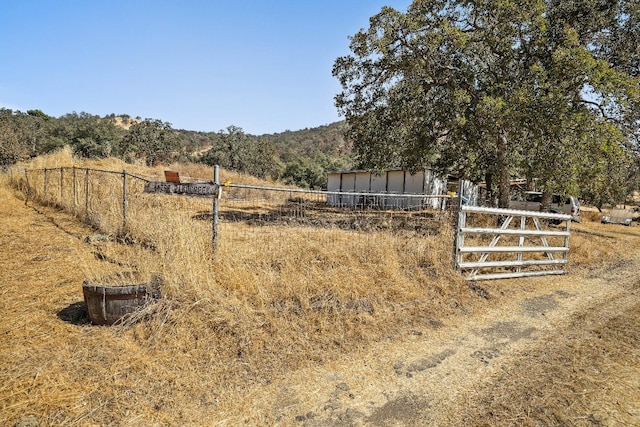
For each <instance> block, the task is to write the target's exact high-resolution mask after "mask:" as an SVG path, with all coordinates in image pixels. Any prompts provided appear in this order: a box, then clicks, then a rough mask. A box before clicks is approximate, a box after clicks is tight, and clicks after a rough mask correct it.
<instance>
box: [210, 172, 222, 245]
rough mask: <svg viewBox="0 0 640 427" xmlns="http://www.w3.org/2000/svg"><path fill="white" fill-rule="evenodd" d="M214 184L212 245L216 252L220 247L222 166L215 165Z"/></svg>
mask: <svg viewBox="0 0 640 427" xmlns="http://www.w3.org/2000/svg"><path fill="white" fill-rule="evenodd" d="M213 184H214V185H215V194H214V196H213V214H212V218H211V227H212V233H211V247H212V250H213V253H214V254H215V253H216V250H217V248H218V208H219V203H220V199H219V195H220V193H219V192H220V191H221V188H220V166H218V165H215V166H214V167H213Z"/></svg>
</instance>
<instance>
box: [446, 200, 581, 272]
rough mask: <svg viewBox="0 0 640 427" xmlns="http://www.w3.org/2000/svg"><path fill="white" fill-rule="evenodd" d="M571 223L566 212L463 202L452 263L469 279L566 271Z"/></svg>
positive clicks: (459, 213) (459, 214)
mask: <svg viewBox="0 0 640 427" xmlns="http://www.w3.org/2000/svg"><path fill="white" fill-rule="evenodd" d="M563 221H564V222H565V223H566V225H565V226H559V227H557V226H554V227H550V226H549V224H561V223H562V222H563ZM494 224H496V225H494ZM570 226H571V216H570V215H565V214H557V213H547V212H533V211H520V210H512V209H495V208H484V207H477V206H466V205H462V206H460V210H459V212H458V227H457V233H456V246H455V268H456V269H457V270H459V271H462V272H463V274H464V275H465V277H466V279H467V280H490V279H506V278H515V277H526V276H543V275H549V274H564V273H565V270H564V267H565V265H566V263H567V256H568V253H569V235H570ZM489 240H490V241H489Z"/></svg>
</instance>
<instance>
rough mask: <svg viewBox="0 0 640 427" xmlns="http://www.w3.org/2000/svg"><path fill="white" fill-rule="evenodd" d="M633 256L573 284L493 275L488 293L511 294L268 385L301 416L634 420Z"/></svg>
mask: <svg viewBox="0 0 640 427" xmlns="http://www.w3.org/2000/svg"><path fill="white" fill-rule="evenodd" d="M639 266H640V264H639V263H638V261H637V259H636V260H633V261H621V262H619V263H618V264H616V265H614V266H612V267H611V268H607V269H606V270H599V271H594V272H593V277H591V278H588V279H586V280H585V281H584V282H583V283H580V284H578V285H576V284H574V283H571V284H570V285H569V283H568V282H567V281H563V279H562V278H559V279H555V278H554V280H553V281H549V282H547V283H541V281H539V280H536V281H535V282H533V281H532V282H531V283H527V284H525V283H523V282H519V283H513V282H510V283H506V282H505V283H504V284H493V285H492V286H491V289H492V290H491V291H490V293H489V295H490V298H491V297H492V296H494V295H496V294H500V293H504V294H509V293H511V294H512V296H510V297H509V296H507V297H506V298H504V297H503V298H504V299H503V301H502V303H500V304H499V306H495V307H493V308H491V309H489V310H487V311H486V312H485V313H482V314H477V315H472V316H468V317H465V316H461V317H460V318H458V319H456V320H455V322H454V323H452V324H447V325H442V326H441V327H439V328H436V329H434V330H426V331H416V332H415V336H414V338H413V339H412V340H411V341H407V342H401V343H400V342H393V343H389V344H387V345H383V346H380V347H379V348H376V349H375V351H373V352H371V353H368V354H365V355H362V356H361V358H359V359H358V358H355V359H350V360H346V361H344V362H343V363H341V364H336V365H335V366H332V367H331V369H329V370H324V369H323V370H320V371H313V372H305V373H301V374H300V375H297V376H296V377H294V378H291V379H290V380H289V382H288V384H287V385H285V386H284V387H283V386H280V387H283V389H289V390H291V392H290V394H291V395H295V396H297V399H296V400H295V402H293V401H292V402H285V404H284V405H283V408H282V409H283V410H285V408H290V407H291V406H293V408H290V409H287V410H286V411H285V412H287V413H292V412H293V413H295V414H296V415H295V418H296V419H298V420H299V421H300V423H301V424H302V425H305V426H328V425H373V426H388V425H403V426H419V425H451V426H454V425H455V426H458V425H514V426H515V425H532V426H540V425H543V426H546V425H572V426H573V425H580V426H582V425H584V426H634V425H640V406H639V403H640V331H639V330H638V325H640V298H639V296H640V293H639V291H640V280H639V279H638V276H637V274H636V272H637V271H639V270H638V267H639ZM566 284H567V285H568V286H565V285H566ZM514 288H518V289H514ZM495 298H501V297H500V296H495ZM361 360H366V361H367V362H368V363H366V364H363V363H361ZM305 378H313V383H314V387H313V388H311V389H310V388H309V387H308V385H303V386H301V384H305ZM346 378H349V380H346ZM293 413H292V415H293Z"/></svg>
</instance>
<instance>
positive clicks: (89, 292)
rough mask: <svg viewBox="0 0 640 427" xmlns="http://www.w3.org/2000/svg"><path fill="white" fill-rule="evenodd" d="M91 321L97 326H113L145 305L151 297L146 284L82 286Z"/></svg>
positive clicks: (86, 284)
mask: <svg viewBox="0 0 640 427" xmlns="http://www.w3.org/2000/svg"><path fill="white" fill-rule="evenodd" d="M82 293H83V294H84V302H85V304H86V305H87V313H88V315H89V320H91V322H92V323H95V324H96V325H113V324H114V323H115V322H117V321H118V320H120V319H122V317H123V316H125V315H127V314H129V313H132V312H134V311H135V310H137V309H138V308H140V307H142V306H143V305H145V304H146V303H147V302H148V301H149V299H150V298H151V295H149V293H148V292H147V286H146V285H144V284H140V285H130V286H104V285H94V284H90V283H87V282H84V283H83V284H82Z"/></svg>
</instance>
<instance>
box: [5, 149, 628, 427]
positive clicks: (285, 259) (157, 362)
mask: <svg viewBox="0 0 640 427" xmlns="http://www.w3.org/2000/svg"><path fill="white" fill-rule="evenodd" d="M61 165H62V166H72V165H75V166H77V167H92V168H101V169H109V170H123V169H126V170H127V171H128V172H131V173H134V174H139V175H142V176H158V177H160V176H161V174H162V170H164V168H156V169H149V168H144V167H142V166H133V165H128V164H123V163H122V162H120V161H118V160H114V159H106V160H101V161H91V162H80V161H78V160H76V159H73V158H72V157H71V156H70V154H69V152H62V153H58V154H56V155H53V156H48V157H44V158H39V159H35V160H34V161H33V162H32V163H30V164H29V165H26V166H27V167H29V168H44V167H47V168H52V167H58V166H61ZM173 168H174V169H178V170H180V171H181V172H182V171H186V172H185V173H184V175H185V176H189V177H190V178H193V179H194V180H201V179H210V176H211V174H210V172H211V170H210V168H202V167H200V166H193V165H190V166H183V165H175V167H173ZM168 169H169V168H168ZM67 175H68V177H67V176H66V175H65V176H63V191H62V197H59V196H60V194H59V190H58V193H57V194H54V190H51V191H52V193H51V195H50V198H48V199H47V201H48V202H47V203H49V204H50V205H51V206H49V207H47V206H42V205H40V204H36V203H35V202H34V200H36V201H40V202H42V201H44V200H45V199H44V197H43V195H42V194H40V195H38V194H31V195H30V198H31V199H30V201H29V202H28V205H27V204H25V202H24V200H19V199H17V198H16V195H15V194H14V193H13V190H9V189H8V185H7V183H6V179H7V178H6V177H4V178H3V180H5V182H3V183H2V184H3V185H1V186H0V198H1V199H2V200H3V201H4V203H3V206H2V208H0V216H1V217H2V220H3V225H4V226H3V229H2V230H0V238H1V242H2V244H3V245H2V253H0V259H3V260H5V261H3V265H2V269H1V271H2V273H0V279H1V280H2V283H3V287H2V291H1V296H2V299H1V302H0V312H2V313H3V320H2V321H1V322H0V334H1V335H2V336H3V337H4V338H3V340H2V341H1V343H0V356H2V357H0V425H14V424H16V423H17V422H19V421H20V420H24V419H25V417H27V416H28V415H34V416H35V417H36V418H37V419H38V420H39V421H40V425H62V424H65V425H238V424H243V423H248V424H251V425H274V424H282V423H283V422H282V420H279V418H278V414H277V412H276V411H273V410H270V409H269V408H266V407H265V408H262V410H261V411H260V412H257V413H256V412H250V411H249V408H255V406H256V405H255V404H254V402H255V401H259V400H260V399H264V400H265V402H271V403H272V402H273V401H274V400H278V397H277V396H276V397H274V396H269V397H265V396H258V395H256V393H257V390H260V387H263V386H265V385H267V384H269V383H271V382H272V381H275V380H277V379H278V378H283V377H286V375H287V372H289V371H292V370H296V369H302V368H309V367H312V366H317V365H318V364H321V363H330V362H331V361H332V360H334V359H336V358H338V357H340V356H344V355H349V354H354V355H357V354H359V353H360V352H361V351H363V349H366V348H368V347H371V346H374V345H376V343H380V342H384V341H386V340H390V339H397V338H399V337H406V336H407V335H409V334H411V331H412V330H413V329H414V328H417V327H430V326H429V325H434V324H441V323H442V322H446V321H447V319H449V318H451V317H452V316H455V315H457V314H459V313H460V312H461V311H465V312H473V311H474V310H477V309H480V308H482V306H483V305H482V304H484V303H485V301H484V300H483V299H482V297H481V296H479V295H477V294H476V293H475V292H474V291H473V290H472V289H471V288H469V287H468V286H466V284H465V282H464V280H463V279H462V278H461V276H460V275H458V274H456V273H454V272H452V271H451V266H452V261H453V260H452V242H453V230H452V227H451V220H450V218H448V217H446V216H444V217H442V218H440V219H436V220H434V221H439V222H438V225H437V228H438V232H437V233H433V234H423V235H421V234H416V233H414V234H410V238H408V237H407V235H404V234H403V233H399V232H397V230H396V232H394V231H393V230H392V231H391V232H390V231H385V230H371V231H369V232H357V231H352V230H348V229H340V228H336V227H328V228H323V227H311V226H308V225H305V224H297V225H295V226H291V225H290V226H285V225H283V224H272V225H269V226H262V227H255V226H252V225H251V224H248V223H246V222H231V221H228V222H223V223H222V224H221V225H220V230H219V231H220V241H219V246H218V251H217V252H216V254H215V256H212V252H211V241H210V240H211V232H210V223H209V222H208V221H202V220H199V219H194V218H197V216H198V214H201V213H202V212H205V211H207V210H209V211H210V208H211V201H210V200H207V199H204V200H201V199H191V198H183V197H169V196H155V195H142V194H139V193H137V192H136V189H137V187H136V186H139V185H140V183H137V182H135V180H132V182H131V183H130V185H131V186H132V187H131V189H130V200H129V204H128V218H127V223H126V225H123V224H122V216H121V204H120V203H119V200H121V197H122V190H121V188H119V186H121V177H119V176H118V175H106V174H96V175H95V176H93V173H92V177H93V178H92V179H94V180H95V182H94V181H92V184H91V196H90V198H89V202H90V206H91V209H92V211H91V212H90V214H89V215H87V213H86V212H84V210H83V209H84V206H83V201H84V193H83V191H84V190H83V189H81V188H77V189H76V194H75V195H74V194H73V193H72V192H65V191H67V190H64V188H69V187H71V186H70V185H66V184H65V183H67V181H64V180H65V179H70V176H71V175H70V174H67ZM12 176H14V177H21V176H22V175H20V174H19V173H16V174H12ZM16 179H17V178H16ZM32 179H33V180H34V181H33V182H32V185H34V186H35V187H40V185H41V182H36V181H35V179H36V178H35V175H34V176H33V177H32ZM57 179H58V180H59V176H57ZM222 179H223V180H229V179H230V180H232V181H235V180H238V181H237V182H243V183H247V181H245V178H244V177H241V176H237V175H234V174H231V173H229V172H227V171H223V173H222ZM51 182H52V185H53V187H52V188H55V185H54V184H53V183H54V182H55V179H52V181H51ZM251 183H252V184H253V183H255V184H258V183H259V182H258V181H254V182H251ZM14 184H15V183H14ZM58 185H59V181H58ZM18 187H20V186H18ZM78 187H81V186H78ZM18 196H19V197H22V196H20V194H18ZM57 207H61V208H63V209H65V210H66V211H68V212H71V213H74V212H75V214H76V217H77V219H80V220H84V219H85V218H86V219H88V220H89V222H90V224H91V225H92V227H95V228H93V229H92V228H89V227H87V226H84V225H82V224H81V222H80V221H78V220H77V219H74V217H72V216H70V215H68V214H66V213H63V212H61V211H60V210H58V209H57ZM598 227H599V225H598V224H582V225H580V227H578V232H577V233H575V234H574V235H572V237H571V255H570V260H571V268H572V269H574V270H575V271H578V272H579V271H580V269H581V268H584V269H588V268H589V266H590V265H592V264H593V263H594V262H598V263H601V262H608V260H611V259H613V258H614V257H616V256H618V255H619V254H620V253H621V252H620V248H618V247H617V245H616V241H615V233H616V230H613V229H612V230H611V231H609V230H605V231H604V232H601V231H600V229H599V228H598ZM98 234H99V235H108V236H110V237H109V238H106V239H103V238H99V239H87V237H95V236H96V235H98ZM116 236H120V237H121V238H123V240H118V239H116ZM25 266H26V267H25ZM127 271H128V272H136V273H137V274H141V275H143V276H144V277H151V276H154V275H156V274H159V275H160V276H162V278H163V280H164V284H163V288H162V293H163V298H162V299H161V300H160V301H159V302H158V303H156V304H154V305H151V306H149V307H147V308H146V309H145V310H144V311H143V312H141V313H139V316H138V317H139V318H140V320H141V321H140V322H138V323H134V324H129V325H126V326H121V327H112V328H107V327H93V326H90V325H88V324H86V323H83V322H82V318H81V316H80V311H81V304H80V301H81V299H82V294H81V287H80V285H81V283H82V281H84V280H91V281H95V282H99V281H101V280H103V279H104V278H105V277H107V276H112V275H113V274H114V273H122V272H127ZM491 286H493V285H489V286H488V287H487V288H488V289H491ZM267 404H268V403H267ZM285 424H286V423H285Z"/></svg>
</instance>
